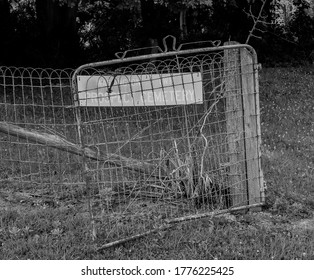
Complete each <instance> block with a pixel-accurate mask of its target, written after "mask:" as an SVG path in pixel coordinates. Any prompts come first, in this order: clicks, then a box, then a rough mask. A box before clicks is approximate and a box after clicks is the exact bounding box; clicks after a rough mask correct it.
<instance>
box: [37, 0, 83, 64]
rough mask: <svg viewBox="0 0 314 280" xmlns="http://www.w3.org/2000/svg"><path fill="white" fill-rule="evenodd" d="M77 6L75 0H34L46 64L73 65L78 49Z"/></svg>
mask: <svg viewBox="0 0 314 280" xmlns="http://www.w3.org/2000/svg"><path fill="white" fill-rule="evenodd" d="M77 7H78V1H77V0H75V1H72V2H71V1H68V4H63V5H61V4H59V2H58V1H55V0H36V13H37V20H38V24H39V26H40V32H41V38H40V41H41V45H42V51H43V53H44V58H45V62H46V64H47V65H46V66H51V67H70V66H74V63H75V61H76V60H77V58H78V50H79V38H78V34H77V26H76V13H77Z"/></svg>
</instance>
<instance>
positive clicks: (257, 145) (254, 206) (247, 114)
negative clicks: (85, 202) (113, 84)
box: [72, 36, 265, 237]
mask: <svg viewBox="0 0 314 280" xmlns="http://www.w3.org/2000/svg"><path fill="white" fill-rule="evenodd" d="M167 37H168V36H167ZM170 37H171V36H170ZM173 38H174V37H173ZM174 43H175V40H174ZM181 47H182V45H180V46H179V47H178V48H177V49H175V48H174V45H173V50H172V51H168V49H167V48H166V47H165V50H164V51H163V52H161V53H154V54H148V55H139V56H132V57H125V55H126V53H127V52H128V51H126V52H124V54H123V55H122V56H121V57H120V58H117V59H112V60H106V61H100V62H94V63H87V64H83V65H81V66H79V67H78V68H76V69H75V71H74V73H73V74H72V94H73V97H74V108H75V112H76V119H77V128H78V136H79V145H80V147H81V150H82V154H83V162H82V163H83V166H82V168H83V170H84V172H83V174H84V177H85V182H86V188H87V192H88V196H89V210H91V191H90V180H91V178H90V174H89V169H88V166H87V160H86V159H87V157H86V145H85V143H84V141H83V139H82V126H81V116H80V110H79V108H80V107H81V106H80V105H79V97H78V85H77V76H78V75H79V73H80V72H81V71H82V70H84V69H88V68H97V67H104V66H109V65H114V64H119V63H130V62H134V61H144V60H148V59H150V60H152V59H158V58H164V57H170V56H178V55H189V54H197V53H202V52H203V53H204V52H215V51H224V59H225V58H226V56H230V55H231V56H234V57H236V56H238V57H239V63H240V65H239V69H240V71H239V73H236V77H235V81H234V82H231V83H229V84H228V83H227V85H228V87H229V89H228V90H230V92H232V90H233V89H232V88H236V84H238V85H240V87H239V86H238V87H237V88H241V94H237V96H239V98H240V99H239V100H237V101H236V102H240V103H241V104H242V106H243V108H242V110H243V113H242V115H241V116H242V120H243V130H242V131H243V132H244V135H243V136H242V138H241V136H240V138H238V140H236V141H239V140H244V154H245V157H244V161H245V169H246V170H245V175H246V180H245V182H246V186H245V190H246V192H247V196H248V197H247V199H244V200H243V201H242V200H241V199H240V200H239V201H237V203H236V204H237V205H236V206H235V207H231V208H229V209H227V210H219V211H218V212H219V213H226V212H233V211H243V210H244V211H247V210H249V209H251V210H253V211H260V210H261V208H262V206H263V205H264V203H265V194H264V179H263V172H262V167H261V127H260V114H259V112H260V107H259V84H258V71H259V68H260V65H259V64H258V61H257V54H256V51H255V50H254V48H253V47H252V46H250V45H248V44H238V43H236V42H228V43H225V44H224V45H223V46H214V47H204V48H196V49H187V50H181ZM159 50H161V49H160V48H159ZM232 61H237V60H232ZM224 68H225V69H226V67H224ZM228 90H227V92H228ZM226 98H228V96H226ZM232 106H234V104H233V105H232ZM233 111H235V110H233ZM226 115H229V114H226ZM233 116H234V115H233V114H232V112H231V114H230V115H229V117H228V119H230V123H229V124H230V125H229V127H230V128H231V131H228V130H227V134H228V135H231V136H229V137H231V138H232V139H233V140H232V141H234V137H235V135H236V134H235V131H236V129H235V128H234V127H233V128H232V125H231V124H232V118H233ZM228 119H227V123H228ZM227 127H228V125H227ZM227 129H228V128H227ZM232 129H233V130H232ZM231 138H230V141H231ZM228 143H229V141H228ZM231 143H233V142H231ZM248 158H249V159H252V160H253V161H254V165H251V164H248V162H247V160H248ZM233 160H234V162H236V161H237V159H236V158H234V159H233ZM242 187H243V186H242ZM242 187H240V188H242ZM218 212H215V214H217V213H218ZM219 213H218V214H219ZM90 214H91V220H92V221H93V220H94V219H93V216H92V211H90ZM212 215H213V213H212V212H211V213H205V214H201V215H199V216H198V217H206V216H212ZM194 216H195V215H190V218H187V220H189V219H194ZM178 220H179V219H178ZM92 224H93V222H92ZM93 236H94V237H96V234H95V230H94V227H93Z"/></svg>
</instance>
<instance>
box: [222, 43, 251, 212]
mask: <svg viewBox="0 0 314 280" xmlns="http://www.w3.org/2000/svg"><path fill="white" fill-rule="evenodd" d="M235 44H238V43H237V42H226V43H225V44H224V45H225V46H226V45H235ZM239 55H240V53H239V49H237V48H235V49H226V50H225V51H224V79H225V90H226V119H227V139H228V148H229V151H228V153H229V164H228V165H229V174H228V177H229V180H228V181H229V187H230V190H231V197H232V206H242V205H245V204H247V184H246V178H243V174H245V168H244V152H245V151H244V142H243V141H244V140H243V131H244V127H243V119H242V118H243V105H242V96H241V77H240V75H241V73H240V61H239Z"/></svg>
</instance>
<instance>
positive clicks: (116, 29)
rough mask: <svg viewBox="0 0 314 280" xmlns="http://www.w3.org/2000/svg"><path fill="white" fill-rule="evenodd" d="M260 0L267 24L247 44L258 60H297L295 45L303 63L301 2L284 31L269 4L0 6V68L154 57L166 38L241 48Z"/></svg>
mask: <svg viewBox="0 0 314 280" xmlns="http://www.w3.org/2000/svg"><path fill="white" fill-rule="evenodd" d="M263 1H266V5H265V8H264V11H263V20H264V21H265V24H261V26H258V28H257V30H256V31H255V32H257V33H256V34H254V35H256V37H261V40H260V39H256V38H254V39H253V40H250V44H252V45H253V46H254V47H255V48H256V49H257V51H258V53H259V56H260V57H261V58H262V60H264V61H267V60H273V59H274V57H276V56H278V57H281V56H282V53H283V54H286V55H287V56H289V52H291V53H293V54H295V52H298V48H297V47H296V46H298V47H299V49H300V50H302V51H303V53H304V55H303V57H306V55H307V54H308V53H309V52H311V51H312V50H313V40H314V38H313V37H314V36H313V34H314V32H313V31H314V27H313V17H312V16H310V15H309V13H308V12H307V10H308V9H309V7H308V4H307V3H308V2H307V1H306V0H294V4H295V6H296V12H295V13H294V14H293V16H292V17H291V21H290V22H289V24H287V25H286V26H284V27H283V26H280V25H278V24H274V22H275V19H276V16H277V13H276V12H275V11H276V9H277V8H278V1H273V0H228V1H227V0H133V1H131V0H104V1H100V0H0V33H1V36H2V37H1V41H2V43H1V44H0V64H6V65H24V66H40V67H74V66H77V65H79V64H81V63H85V62H90V61H95V60H106V59H112V58H113V57H114V53H115V52H118V51H124V50H126V49H131V48H140V47H152V48H151V52H153V51H154V48H153V47H154V46H156V45H161V43H162V38H163V37H165V36H166V35H169V34H171V35H174V36H176V38H177V39H178V41H179V42H187V41H197V40H222V41H227V40H232V41H238V42H241V43H244V42H245V40H246V38H247V36H248V33H249V31H250V29H251V28H252V26H253V18H252V17H250V16H248V14H249V13H251V14H252V15H257V14H258V13H259V10H260V7H261V5H262V2H263ZM270 23H272V24H270ZM274 34H275V35H274ZM289 41H291V42H290V43H288V42H289ZM274 46H275V48H274ZM276 50H278V52H280V53H276ZM286 58H287V57H286V56H283V59H286Z"/></svg>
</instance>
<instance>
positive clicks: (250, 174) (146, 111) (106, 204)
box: [0, 47, 263, 242]
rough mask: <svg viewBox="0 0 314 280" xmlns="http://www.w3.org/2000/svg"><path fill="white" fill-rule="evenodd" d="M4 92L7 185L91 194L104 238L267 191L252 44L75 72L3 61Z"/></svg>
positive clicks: (61, 199)
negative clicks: (8, 65) (11, 65)
mask: <svg viewBox="0 0 314 280" xmlns="http://www.w3.org/2000/svg"><path fill="white" fill-rule="evenodd" d="M72 88H73V89H75V92H74V93H75V94H74V95H73V93H72ZM0 93H1V94H0V132H2V134H0V144H1V146H0V158H1V163H0V183H1V192H2V193H4V192H5V191H6V190H8V189H11V190H12V188H13V189H14V190H15V191H16V192H23V193H24V194H25V193H28V194H29V195H31V196H33V197H36V196H37V197H40V198H41V199H38V200H37V202H38V203H43V204H45V203H46V204H47V203H48V202H47V201H49V202H50V203H51V204H53V205H55V206H56V205H57V206H58V205H62V204H66V203H73V200H75V201H81V202H84V203H85V202H86V201H87V204H88V210H89V211H90V214H91V219H92V221H93V227H97V232H98V236H100V237H101V238H102V240H104V239H105V240H107V241H108V242H110V241H113V240H119V239H123V238H127V237H130V236H136V235H140V234H143V233H145V232H151V231H154V230H155V229H158V228H160V227H162V226H163V225H165V224H171V223H173V222H177V221H180V220H185V219H189V218H191V217H192V218H193V217H196V216H197V215H200V216H201V215H203V214H204V215H206V213H212V212H213V211H220V210H224V209H231V208H234V207H237V206H246V205H252V204H255V203H260V202H262V200H263V197H262V173H261V167H260V153H259V145H260V131H259V130H260V128H259V106H258V84H257V79H256V71H255V65H254V59H253V55H252V54H251V53H250V52H249V51H248V50H247V49H245V48H242V49H241V48H234V49H233V48H223V47H221V48H218V49H215V50H211V49H209V48H208V49H206V50H204V49H203V50H202V51H199V52H195V53H191V52H184V51H182V52H174V53H173V54H160V55H153V56H145V57H143V58H138V59H135V58H133V59H122V60H121V59H120V60H114V61H108V62H105V63H100V64H99V63H98V64H95V65H92V67H91V65H89V66H86V67H81V68H79V69H78V70H76V71H75V72H74V73H73V71H70V70H63V71H57V70H55V71H53V70H34V69H13V68H5V67H2V68H0ZM82 209H85V211H86V209H87V208H86V207H83V208H82Z"/></svg>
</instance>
